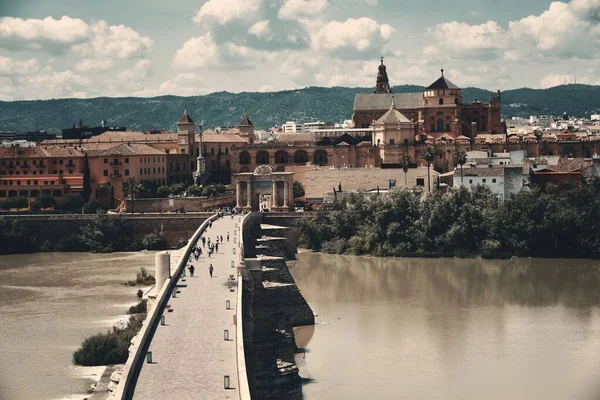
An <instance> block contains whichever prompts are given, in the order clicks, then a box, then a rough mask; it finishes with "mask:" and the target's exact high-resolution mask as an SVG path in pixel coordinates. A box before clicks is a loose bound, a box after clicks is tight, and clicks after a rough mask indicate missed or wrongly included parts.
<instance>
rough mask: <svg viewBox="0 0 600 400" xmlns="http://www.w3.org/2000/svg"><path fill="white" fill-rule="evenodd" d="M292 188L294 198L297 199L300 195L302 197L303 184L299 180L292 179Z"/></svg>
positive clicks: (303, 192) (303, 193)
mask: <svg viewBox="0 0 600 400" xmlns="http://www.w3.org/2000/svg"><path fill="white" fill-rule="evenodd" d="M292 190H293V192H294V199H299V198H300V197H304V195H305V194H306V192H305V191H304V185H302V182H300V181H294V183H293V184H292Z"/></svg>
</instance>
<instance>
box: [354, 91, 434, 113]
mask: <svg viewBox="0 0 600 400" xmlns="http://www.w3.org/2000/svg"><path fill="white" fill-rule="evenodd" d="M392 96H394V104H395V105H396V108H397V109H399V110H403V109H408V108H420V107H423V106H424V104H425V103H424V101H423V93H421V92H418V93H396V94H393V95H392V94H376V93H359V94H357V95H356V96H355V97H354V111H381V110H387V109H389V108H390V104H392Z"/></svg>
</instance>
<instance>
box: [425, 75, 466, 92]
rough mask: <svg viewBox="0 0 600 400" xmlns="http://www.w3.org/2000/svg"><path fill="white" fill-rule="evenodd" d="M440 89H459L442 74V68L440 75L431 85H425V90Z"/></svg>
mask: <svg viewBox="0 0 600 400" xmlns="http://www.w3.org/2000/svg"><path fill="white" fill-rule="evenodd" d="M442 89H459V87H458V86H456V85H455V84H454V83H452V82H450V81H449V80H448V79H446V77H445V76H444V71H443V70H442V76H441V77H440V78H439V79H438V80H437V81H435V82H433V83H432V84H431V85H429V86H428V87H427V89H426V90H442Z"/></svg>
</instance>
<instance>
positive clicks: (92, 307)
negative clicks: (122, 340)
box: [0, 252, 154, 400]
mask: <svg viewBox="0 0 600 400" xmlns="http://www.w3.org/2000/svg"><path fill="white" fill-rule="evenodd" d="M140 266H147V267H148V268H149V269H150V270H151V271H153V270H154V253H152V252H140V253H114V254H88V253H38V254H26V255H14V256H1V257H0V318H1V323H0V400H21V399H23V400H37V399H78V398H79V399H81V398H83V397H87V396H89V395H86V390H87V389H88V388H89V386H90V384H91V383H93V382H94V381H95V380H97V375H98V374H99V373H101V372H102V369H101V368H84V367H75V366H74V365H72V363H71V356H72V354H73V351H75V350H76V349H77V348H78V347H79V345H80V344H81V342H82V341H83V339H85V338H86V337H88V336H90V335H93V334H95V333H98V332H102V331H105V330H107V329H108V328H110V327H111V326H112V325H113V324H114V323H115V322H116V321H118V320H120V319H122V318H124V314H125V311H126V310H127V308H128V307H129V306H130V305H132V304H134V303H135V302H137V298H136V292H137V290H138V288H137V287H128V286H123V285H122V283H123V282H124V281H127V280H131V279H135V273H136V272H137V271H138V270H139V267H140Z"/></svg>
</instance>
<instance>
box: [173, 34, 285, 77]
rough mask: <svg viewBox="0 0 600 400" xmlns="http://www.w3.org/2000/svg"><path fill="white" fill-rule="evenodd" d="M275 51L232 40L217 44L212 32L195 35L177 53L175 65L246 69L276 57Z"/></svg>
mask: <svg viewBox="0 0 600 400" xmlns="http://www.w3.org/2000/svg"><path fill="white" fill-rule="evenodd" d="M275 56H276V54H275V53H274V52H269V51H262V50H256V49H253V48H251V47H248V46H242V45H238V44H235V43H232V42H227V43H223V44H221V45H217V44H216V43H215V41H214V40H213V38H212V36H211V34H210V33H207V34H206V35H204V36H200V37H193V38H191V39H189V40H188V41H187V42H185V43H184V44H183V46H182V47H181V48H180V49H179V50H177V53H176V54H175V60H174V65H175V66H176V67H177V68H180V69H196V68H211V67H225V68H228V69H245V68H251V67H253V66H255V65H256V64H257V63H259V62H264V61H270V60H273V59H274V58H275Z"/></svg>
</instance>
